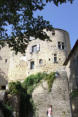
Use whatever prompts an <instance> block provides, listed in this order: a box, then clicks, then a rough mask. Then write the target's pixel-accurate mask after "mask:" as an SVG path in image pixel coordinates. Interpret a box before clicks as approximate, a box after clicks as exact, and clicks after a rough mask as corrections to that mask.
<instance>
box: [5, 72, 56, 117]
mask: <svg viewBox="0 0 78 117" xmlns="http://www.w3.org/2000/svg"><path fill="white" fill-rule="evenodd" d="M54 79H55V73H50V74H47V73H44V72H43V73H37V74H35V75H30V76H28V77H27V78H26V79H25V81H24V82H23V83H20V82H19V81H17V82H11V83H9V93H10V94H11V95H17V96H19V97H20V107H19V110H20V113H19V114H20V117H28V116H29V114H30V112H31V114H32V115H33V114H35V105H34V103H33V100H32V92H33V90H34V88H35V87H36V86H37V85H38V84H39V83H40V82H41V81H42V80H46V81H47V83H48V89H49V91H51V87H52V84H53V81H54ZM7 108H8V109H9V107H7Z"/></svg>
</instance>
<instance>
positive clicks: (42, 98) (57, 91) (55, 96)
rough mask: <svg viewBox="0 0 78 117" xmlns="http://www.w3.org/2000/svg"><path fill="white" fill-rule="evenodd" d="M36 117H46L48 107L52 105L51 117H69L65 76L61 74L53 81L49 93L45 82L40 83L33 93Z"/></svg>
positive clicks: (63, 73)
mask: <svg viewBox="0 0 78 117" xmlns="http://www.w3.org/2000/svg"><path fill="white" fill-rule="evenodd" d="M32 97H33V100H34V103H35V105H36V117H46V116H47V114H46V112H47V109H48V105H52V108H53V109H52V111H53V117H71V107H70V100H69V91H68V82H67V75H66V73H65V72H61V73H60V75H59V77H58V78H56V79H55V81H54V83H53V85H52V90H51V92H48V86H47V83H46V82H44V81H43V82H42V84H40V85H39V86H38V87H37V88H36V89H35V90H34V92H33V95H32Z"/></svg>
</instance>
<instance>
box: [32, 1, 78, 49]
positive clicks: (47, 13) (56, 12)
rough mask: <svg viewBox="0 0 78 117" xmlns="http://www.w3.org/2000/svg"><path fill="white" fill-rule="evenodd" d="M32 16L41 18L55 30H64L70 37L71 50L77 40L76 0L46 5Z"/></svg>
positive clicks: (77, 10)
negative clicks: (48, 22)
mask: <svg viewBox="0 0 78 117" xmlns="http://www.w3.org/2000/svg"><path fill="white" fill-rule="evenodd" d="M34 16H35V17H36V16H43V17H44V19H46V20H48V21H50V24H52V26H53V27H55V28H60V29H63V30H66V31H67V32H68V33H69V36H70V43H71V48H72V47H73V46H74V44H75V42H76V40H77V39H78V0H74V2H73V3H72V4H70V3H69V2H68V3H66V4H62V5H59V6H58V7H57V6H55V5H54V4H52V3H48V4H47V5H46V6H45V8H44V9H43V10H42V11H37V12H36V13H35V14H34Z"/></svg>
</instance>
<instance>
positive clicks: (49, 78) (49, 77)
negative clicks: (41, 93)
mask: <svg viewBox="0 0 78 117" xmlns="http://www.w3.org/2000/svg"><path fill="white" fill-rule="evenodd" d="M54 79H55V73H54V72H51V73H50V74H48V75H47V77H46V80H47V83H48V91H49V92H50V91H51V88H52V85H53V82H54Z"/></svg>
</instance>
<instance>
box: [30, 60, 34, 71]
mask: <svg viewBox="0 0 78 117" xmlns="http://www.w3.org/2000/svg"><path fill="white" fill-rule="evenodd" d="M30 69H34V61H31V63H30Z"/></svg>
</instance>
